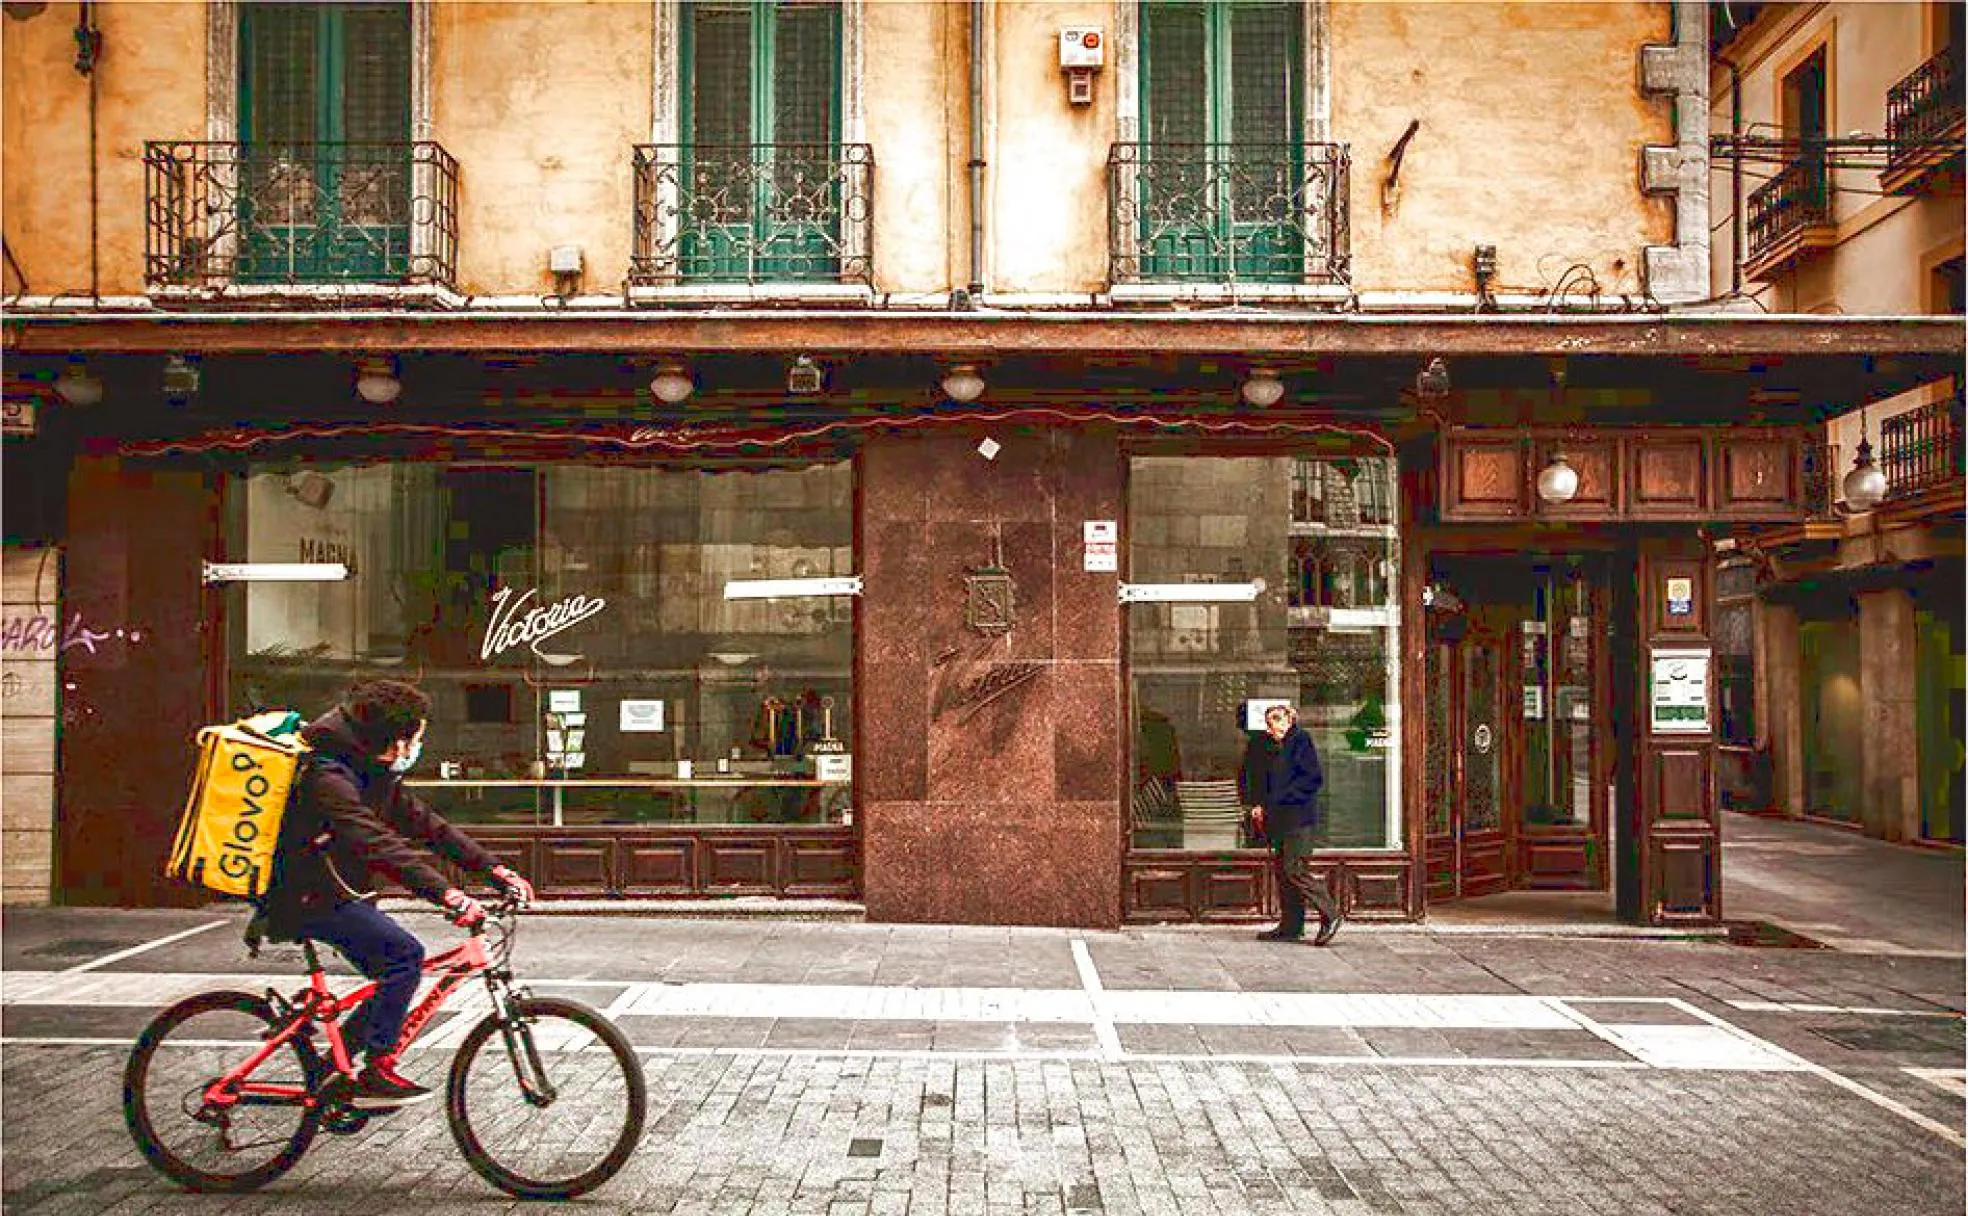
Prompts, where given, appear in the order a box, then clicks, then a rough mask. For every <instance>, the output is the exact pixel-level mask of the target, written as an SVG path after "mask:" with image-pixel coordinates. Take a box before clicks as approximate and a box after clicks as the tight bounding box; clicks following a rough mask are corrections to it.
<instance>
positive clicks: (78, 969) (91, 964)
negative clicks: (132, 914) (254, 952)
mask: <svg viewBox="0 0 1968 1216" xmlns="http://www.w3.org/2000/svg"><path fill="white" fill-rule="evenodd" d="M232 923H233V922H231V921H229V920H214V921H207V922H206V923H205V924H202V925H193V926H192V927H191V928H189V929H186V930H184V931H183V932H181V933H173V934H171V935H170V936H168V937H160V938H158V939H157V940H156V941H152V942H145V943H144V944H143V945H141V946H131V947H130V948H129V949H128V950H118V951H117V952H116V953H114V954H105V955H103V956H102V957H101V958H98V959H91V960H90V961H88V962H86V963H77V964H76V965H75V966H73V967H65V968H63V969H62V970H60V971H56V972H52V973H48V974H52V975H57V976H61V975H80V974H82V973H83V972H85V971H94V970H96V969H97V968H99V967H107V966H109V965H110V964H111V963H120V962H122V961H123V960H124V959H126V958H134V957H136V956H137V955H139V954H142V953H144V952H145V951H147V950H155V949H157V948H158V947H159V946H168V945H170V944H171V943H172V942H180V941H183V940H184V939H185V938H187V937H191V936H193V935H195V934H199V933H203V932H205V931H206V930H208V929H216V928H218V927H219V926H221V925H229V924H232ZM16 974H18V973H16ZM29 974H35V973H29ZM6 999H8V1000H9V1001H11V1000H14V999H16V994H15V993H13V992H7V993H6Z"/></svg>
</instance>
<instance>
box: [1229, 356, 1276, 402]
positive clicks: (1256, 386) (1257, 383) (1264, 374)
mask: <svg viewBox="0 0 1968 1216" xmlns="http://www.w3.org/2000/svg"><path fill="white" fill-rule="evenodd" d="M1238 392H1240V393H1241V394H1242V395H1243V398H1244V400H1245V401H1248V402H1249V403H1250V404H1252V405H1254V406H1256V407H1257V408H1259V409H1268V408H1270V407H1271V406H1274V405H1276V404H1278V402H1279V401H1281V400H1283V399H1284V396H1285V382H1284V381H1283V380H1280V379H1278V373H1277V372H1275V371H1273V370H1272V369H1271V368H1269V367H1266V366H1264V365H1263V364H1259V365H1258V366H1256V367H1253V368H1251V370H1250V375H1249V376H1247V377H1245V378H1244V383H1243V386H1242V387H1241V388H1240V389H1238Z"/></svg>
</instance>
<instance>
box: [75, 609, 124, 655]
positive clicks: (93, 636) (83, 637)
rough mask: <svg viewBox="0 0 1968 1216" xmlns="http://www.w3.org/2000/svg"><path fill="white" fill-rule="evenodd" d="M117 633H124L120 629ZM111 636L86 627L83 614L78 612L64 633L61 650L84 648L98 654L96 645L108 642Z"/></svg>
mask: <svg viewBox="0 0 1968 1216" xmlns="http://www.w3.org/2000/svg"><path fill="white" fill-rule="evenodd" d="M116 632H117V633H121V632H123V631H122V630H120V629H119V630H117V631H116ZM110 636H111V635H110V634H109V633H108V632H98V631H96V630H94V629H91V628H89V627H88V626H87V625H84V624H83V623H82V614H81V613H79V612H78V613H76V614H75V615H74V616H72V617H70V618H69V621H68V628H67V630H65V631H64V636H63V638H62V644H61V648H62V649H63V650H68V649H70V648H71V647H75V646H83V647H87V648H88V651H89V653H90V654H94V653H96V643H97V642H107V641H108V640H109V639H110Z"/></svg>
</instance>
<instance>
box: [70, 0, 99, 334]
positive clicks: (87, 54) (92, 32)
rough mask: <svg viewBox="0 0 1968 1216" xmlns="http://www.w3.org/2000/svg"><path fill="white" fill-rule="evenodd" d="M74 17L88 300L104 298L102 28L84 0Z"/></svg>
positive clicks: (92, 9) (90, 4)
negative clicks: (85, 158) (83, 83)
mask: <svg viewBox="0 0 1968 1216" xmlns="http://www.w3.org/2000/svg"><path fill="white" fill-rule="evenodd" d="M77 7H78V9H79V10H80V11H79V12H78V13H77V14H76V18H75V70H76V71H77V72H80V73H81V74H82V75H83V76H84V77H86V78H87V79H88V81H89V299H91V300H92V301H98V302H100V301H101V300H102V272H101V266H100V260H101V259H100V257H99V251H100V248H101V241H100V240H99V239H98V218H99V216H100V214H101V211H102V207H101V190H100V188H99V187H100V181H99V179H100V169H99V161H100V159H101V158H100V157H99V156H98V155H97V153H96V140H97V127H98V125H99V124H98V123H97V121H96V107H97V91H96V61H97V60H98V59H100V58H102V31H101V30H99V29H97V28H96V6H95V5H94V4H93V3H92V2H91V0H82V2H81V4H80V5H78V6H77Z"/></svg>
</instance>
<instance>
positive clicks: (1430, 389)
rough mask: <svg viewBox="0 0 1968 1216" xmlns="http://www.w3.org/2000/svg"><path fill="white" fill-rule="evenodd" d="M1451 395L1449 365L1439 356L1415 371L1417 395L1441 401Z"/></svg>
mask: <svg viewBox="0 0 1968 1216" xmlns="http://www.w3.org/2000/svg"><path fill="white" fill-rule="evenodd" d="M1448 395H1449V365H1448V364H1447V363H1444V362H1443V361H1442V360H1441V358H1440V357H1439V356H1438V357H1436V358H1433V359H1430V360H1429V361H1428V363H1427V364H1426V365H1425V366H1424V367H1423V368H1422V369H1421V370H1420V371H1418V372H1416V373H1415V396H1417V397H1419V398H1421V399H1422V400H1423V401H1440V400H1441V399H1442V398H1444V397H1446V396H1448Z"/></svg>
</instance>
